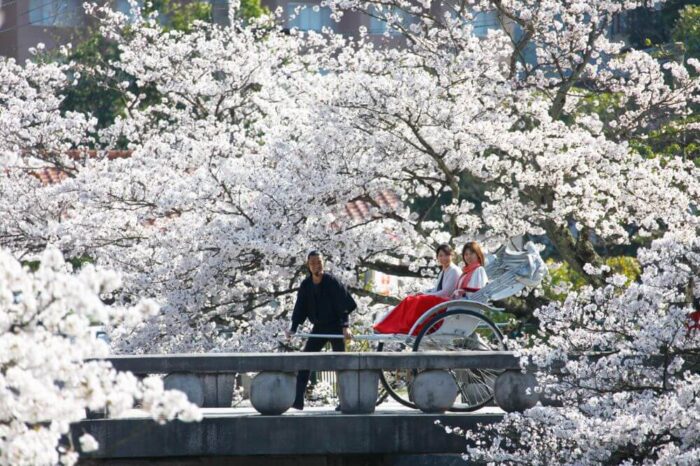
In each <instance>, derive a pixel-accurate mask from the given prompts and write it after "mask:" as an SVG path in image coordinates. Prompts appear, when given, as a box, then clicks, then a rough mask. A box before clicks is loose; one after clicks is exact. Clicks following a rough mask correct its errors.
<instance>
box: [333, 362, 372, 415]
mask: <svg viewBox="0 0 700 466" xmlns="http://www.w3.org/2000/svg"><path fill="white" fill-rule="evenodd" d="M378 391H379V372H378V371H375V370H344V371H338V397H339V398H340V411H341V412H343V413H344V414H371V413H373V412H374V408H375V406H376V405H377V393H378Z"/></svg>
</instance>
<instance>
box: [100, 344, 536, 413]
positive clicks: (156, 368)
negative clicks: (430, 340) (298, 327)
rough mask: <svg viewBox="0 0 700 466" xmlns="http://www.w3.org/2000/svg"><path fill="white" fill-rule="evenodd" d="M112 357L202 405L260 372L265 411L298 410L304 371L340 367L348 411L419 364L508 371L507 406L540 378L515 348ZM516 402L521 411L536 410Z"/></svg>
mask: <svg viewBox="0 0 700 466" xmlns="http://www.w3.org/2000/svg"><path fill="white" fill-rule="evenodd" d="M108 361H110V362H111V363H112V365H113V366H114V368H115V369H117V370H120V371H130V372H132V373H134V374H137V375H147V374H167V375H166V377H165V385H166V388H174V389H179V390H182V391H184V392H185V393H186V394H187V395H188V397H189V399H190V400H191V401H193V402H194V403H197V404H198V405H200V406H203V407H231V403H232V396H233V390H234V384H235V377H236V375H237V374H241V373H250V372H253V373H257V375H256V376H255V377H254V379H253V381H252V383H251V387H250V401H251V404H252V405H253V407H254V408H255V409H256V410H258V411H259V412H260V413H262V414H281V413H283V412H284V411H286V410H287V409H289V408H290V407H291V405H292V403H293V402H294V395H295V387H296V383H295V382H296V380H295V375H296V372H297V371H299V370H311V371H336V373H337V380H338V396H339V399H340V408H341V411H342V412H343V413H348V414H365V413H372V412H374V408H375V405H376V400H377V393H378V385H379V374H380V372H381V371H382V370H399V369H416V370H417V371H418V373H419V375H420V376H421V377H431V376H435V375H440V374H438V372H443V373H444V371H449V370H452V369H492V370H497V371H503V373H502V374H501V376H499V377H498V378H497V379H496V387H495V389H496V392H497V394H498V392H499V391H500V392H501V393H506V394H509V395H508V396H507V399H506V403H505V405H506V406H502V407H503V408H504V409H505V410H507V411H512V410H514V409H511V408H512V407H513V406H511V405H513V401H514V399H515V398H522V399H520V401H521V402H524V403H525V404H526V405H532V404H534V403H533V402H532V399H533V396H532V390H527V388H532V386H533V383H534V382H533V379H534V378H533V376H532V375H530V374H524V373H522V372H521V371H520V365H519V358H518V357H517V356H516V355H515V354H514V353H512V352H508V351H463V352H459V353H455V352H415V353H368V352H362V353H209V354H169V355H122V356H113V357H110V358H108ZM439 379H440V378H439V377H438V378H436V379H435V380H439ZM421 386H423V387H427V390H431V389H434V390H435V391H436V393H431V394H426V395H429V396H426V397H422V398H425V399H433V400H434V399H435V397H436V396H437V397H439V396H440V395H439V393H438V392H439V387H437V386H436V384H431V383H427V384H421ZM516 393H517V394H519V395H518V396H516V395H515V394H516ZM502 398H503V397H502ZM496 401H497V402H498V401H499V398H498V396H496ZM515 401H518V400H515ZM535 402H536V400H535ZM439 404H440V403H437V405H439ZM443 404H444V403H443ZM499 404H501V405H503V404H504V403H499ZM516 405H517V406H516V407H515V408H516V409H523V408H525V407H529V406H525V405H523V404H522V403H520V404H519V405H518V403H516ZM448 406H449V403H448ZM419 407H420V408H421V409H422V410H424V411H426V412H439V411H441V409H440V407H439V406H436V404H435V403H433V404H432V405H425V406H421V405H419ZM442 410H444V408H443V409H442Z"/></svg>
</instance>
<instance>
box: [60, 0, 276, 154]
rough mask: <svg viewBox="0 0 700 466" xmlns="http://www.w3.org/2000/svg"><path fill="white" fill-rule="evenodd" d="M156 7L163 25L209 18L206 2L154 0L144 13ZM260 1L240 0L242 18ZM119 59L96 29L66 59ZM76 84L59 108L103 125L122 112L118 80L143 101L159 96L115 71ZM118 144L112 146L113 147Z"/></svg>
mask: <svg viewBox="0 0 700 466" xmlns="http://www.w3.org/2000/svg"><path fill="white" fill-rule="evenodd" d="M152 11H158V12H159V17H160V18H161V19H162V22H163V28H164V29H165V30H166V31H168V30H177V31H184V32H188V31H190V30H191V28H192V25H193V24H194V22H195V21H206V22H210V21H211V20H212V5H211V3H208V2H191V3H180V2H178V1H177V0H154V1H153V2H152V3H151V4H150V5H149V6H148V7H147V8H144V13H149V12H152ZM266 12H267V10H266V9H265V8H264V7H262V6H261V5H260V0H242V1H241V10H240V14H241V15H242V17H243V18H244V19H249V18H254V17H258V16H261V15H262V14H264V13H266ZM118 59H119V49H118V48H117V46H116V45H115V44H114V43H113V42H111V41H110V40H108V39H106V38H105V37H104V36H102V35H101V34H100V32H99V31H98V30H96V29H93V30H90V31H89V32H88V38H87V39H86V40H84V41H82V42H80V43H79V44H78V45H77V46H76V48H75V51H74V52H73V54H72V55H71V56H70V57H69V60H71V61H74V62H75V63H77V65H78V68H79V69H86V70H87V69H91V68H94V67H97V66H99V67H103V68H104V67H106V66H107V63H109V62H110V61H116V60H118ZM76 78H77V80H78V82H77V85H74V86H70V88H69V89H68V90H67V91H66V95H65V99H64V101H63V103H62V105H61V110H62V111H63V112H67V111H75V112H82V113H86V114H91V115H93V116H94V117H95V118H97V128H98V129H101V128H105V127H107V126H109V125H111V124H112V123H114V120H115V118H116V117H117V116H125V112H126V104H125V101H124V99H123V97H122V91H121V90H120V89H118V88H117V85H118V84H119V83H121V82H124V81H127V82H129V83H130V85H129V88H128V90H129V91H130V92H132V93H135V94H140V93H145V94H146V95H147V96H149V98H148V99H147V101H146V104H148V103H149V102H150V103H152V102H154V101H157V100H158V98H159V96H158V95H157V93H156V92H155V90H153V89H138V88H137V87H136V84H135V81H134V79H133V77H132V76H128V75H126V74H122V75H117V76H115V77H113V78H112V79H110V80H109V81H105V80H104V79H101V78H97V77H95V76H92V75H89V74H87V73H83V74H81V75H80V76H76ZM117 148H119V147H115V149H117Z"/></svg>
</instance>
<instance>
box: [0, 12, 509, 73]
mask: <svg viewBox="0 0 700 466" xmlns="http://www.w3.org/2000/svg"><path fill="white" fill-rule="evenodd" d="M109 1H110V2H111V3H112V4H113V7H114V9H115V10H118V11H121V12H123V13H125V14H129V10H130V6H129V2H128V0H109ZM183 1H190V0H183ZM208 1H210V2H211V4H212V20H213V21H214V22H216V23H218V24H226V23H227V21H228V3H227V0H208ZM83 2H84V0H0V55H2V56H6V57H13V58H15V59H16V60H17V61H18V62H19V63H23V62H24V61H25V60H26V59H27V58H29V57H31V54H30V53H29V49H30V48H32V47H35V46H36V45H37V44H38V43H43V44H44V45H45V46H46V48H47V49H49V50H50V49H53V48H55V47H57V46H59V45H62V44H66V43H69V42H70V43H73V44H76V43H78V42H79V41H80V40H82V39H84V38H85V37H86V36H87V34H88V24H89V20H88V18H87V17H86V15H85V13H84V11H83V7H82V5H83ZM261 3H262V5H263V6H265V7H267V8H268V9H269V10H270V11H278V9H279V11H281V12H282V16H283V18H285V20H284V26H285V27H286V28H289V29H291V28H297V29H299V30H303V31H317V32H320V31H321V30H322V29H323V28H324V27H326V28H328V29H330V30H332V31H334V32H337V33H340V34H343V35H346V36H357V34H358V29H359V27H360V26H365V27H366V28H367V31H368V33H369V35H370V38H371V40H373V41H374V42H375V43H377V44H381V45H384V46H389V47H392V46H399V45H402V44H404V43H405V41H404V39H403V37H402V36H401V34H400V33H398V32H396V31H393V30H390V29H389V30H388V28H387V25H386V23H385V22H384V21H381V20H380V19H377V18H374V17H371V16H368V15H366V14H364V13H360V12H346V13H345V14H344V15H343V17H342V19H341V20H340V21H339V22H336V21H334V20H332V19H331V17H330V9H329V8H327V7H321V6H320V3H321V1H320V0H307V1H288V0H262V2H261ZM436 3H437V2H436ZM436 8H437V7H436ZM396 13H397V14H398V15H400V16H401V18H402V23H403V24H404V25H406V26H409V25H410V24H411V22H412V21H413V20H414V19H413V18H412V17H411V16H410V15H409V14H407V13H405V12H403V11H398V12H396ZM474 26H475V34H477V35H480V36H482V35H485V34H486V32H487V31H488V29H491V28H498V27H500V23H499V21H498V18H497V16H496V15H495V14H493V13H480V14H479V16H478V17H477V18H476V19H475V24H474Z"/></svg>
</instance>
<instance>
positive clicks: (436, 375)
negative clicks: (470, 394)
mask: <svg viewBox="0 0 700 466" xmlns="http://www.w3.org/2000/svg"><path fill="white" fill-rule="evenodd" d="M458 392H459V387H457V383H456V382H455V380H454V378H453V377H452V376H451V375H450V373H449V372H447V371H445V370H426V371H423V372H421V373H419V374H418V375H416V377H415V378H414V379H413V384H412V385H411V400H412V401H413V402H414V403H415V404H416V406H418V408H419V409H420V410H421V411H423V412H424V413H444V412H445V411H447V410H448V409H449V408H450V407H452V405H453V404H454V402H455V399H456V398H457V393H458Z"/></svg>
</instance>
